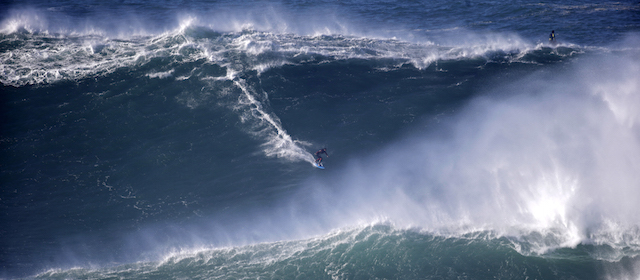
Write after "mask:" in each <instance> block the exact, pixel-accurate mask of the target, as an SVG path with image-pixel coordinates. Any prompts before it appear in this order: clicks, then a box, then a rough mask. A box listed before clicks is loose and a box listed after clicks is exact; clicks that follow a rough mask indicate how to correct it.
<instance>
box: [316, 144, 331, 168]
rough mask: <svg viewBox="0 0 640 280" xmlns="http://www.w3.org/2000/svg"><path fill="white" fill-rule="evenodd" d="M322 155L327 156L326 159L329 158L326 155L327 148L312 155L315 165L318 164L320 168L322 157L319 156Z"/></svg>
mask: <svg viewBox="0 0 640 280" xmlns="http://www.w3.org/2000/svg"><path fill="white" fill-rule="evenodd" d="M322 154H325V155H327V157H329V154H327V148H322V149H321V150H318V151H317V152H315V154H314V155H315V156H316V164H318V165H319V166H322V157H321V156H320V155H322Z"/></svg>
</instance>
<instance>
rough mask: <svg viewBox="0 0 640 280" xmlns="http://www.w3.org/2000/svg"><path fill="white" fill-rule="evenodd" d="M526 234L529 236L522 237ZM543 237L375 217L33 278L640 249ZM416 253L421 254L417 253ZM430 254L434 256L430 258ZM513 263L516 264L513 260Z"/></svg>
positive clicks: (331, 269)
mask: <svg viewBox="0 0 640 280" xmlns="http://www.w3.org/2000/svg"><path fill="white" fill-rule="evenodd" d="M525 238H528V239H527V240H525ZM544 242H547V243H549V242H551V243H553V237H552V236H549V235H546V236H545V234H544V233H532V234H531V235H530V236H528V237H520V238H512V237H505V236H501V235H497V234H495V233H494V232H491V231H473V232H468V233H465V234H457V235H443V234H438V233H432V232H427V231H422V230H420V229H411V228H410V229H399V228H396V227H395V226H393V225H391V224H389V223H386V222H379V223H373V224H363V225H360V226H355V227H349V228H342V229H339V230H333V231H331V232H329V233H326V234H323V235H318V236H314V237H310V238H305V239H297V240H286V241H270V242H260V243H255V244H247V245H239V246H217V247H216V246H194V247H191V248H185V247H174V248H168V249H167V250H166V251H164V252H161V253H157V254H156V255H155V256H148V258H147V259H146V260H142V261H138V262H135V263H127V264H118V263H113V264H110V265H106V266H99V265H98V266H93V267H72V268H68V269H61V268H57V269H49V270H46V271H43V272H41V273H39V274H37V275H36V276H35V277H36V278H48V277H70V278H83V277H87V276H91V277H95V278H104V277H121V276H129V277H131V275H138V274H140V275H154V274H155V273H160V274H161V275H164V273H165V272H166V271H171V272H172V273H174V274H175V275H179V274H180V273H185V272H186V271H189V272H190V273H196V274H199V273H204V274H206V275H208V277H216V276H220V277H229V276H230V275H233V273H238V275H244V277H246V276H247V274H250V275H254V276H255V275H262V276H265V277H269V276H273V275H272V273H274V271H277V270H281V269H283V268H285V267H289V266H298V267H299V269H298V270H294V271H296V273H304V272H311V271H313V269H312V268H311V267H312V266H313V264H316V265H318V264H320V266H322V268H323V269H322V271H324V272H325V273H328V274H331V275H340V273H341V272H347V271H343V270H342V269H345V266H346V265H349V267H355V268H356V269H366V268H365V267H361V268H358V266H359V265H364V266H367V267H370V266H368V265H367V264H359V262H367V260H372V259H378V260H379V262H380V263H385V264H387V265H391V266H393V265H400V263H397V259H395V258H394V257H393V255H394V254H402V255H403V256H404V257H407V258H409V257H410V259H405V262H403V263H402V264H407V263H411V262H419V265H420V266H423V265H429V266H434V267H437V266H440V265H447V266H448V265H451V264H440V259H441V258H443V257H444V258H445V259H446V258H448V257H451V255H452V254H453V255H454V256H456V255H462V254H464V255H467V254H468V255H470V256H475V255H476V254H474V253H480V252H476V251H474V250H482V251H483V253H486V251H492V252H495V253H498V252H499V254H489V255H494V256H495V257H496V259H495V260H479V259H474V260H473V261H487V262H488V263H494V262H497V263H501V262H502V261H503V260H504V256H505V255H509V254H515V253H517V254H521V255H524V256H535V257H542V258H547V259H551V260H553V259H566V260H579V259H580V258H582V256H583V254H584V253H587V254H589V255H590V256H592V257H593V258H594V259H596V260H600V261H605V262H618V261H620V259H621V257H620V256H619V255H622V256H626V257H635V256H637V255H639V254H640V250H638V248H635V251H633V250H631V251H627V252H626V253H621V254H620V253H618V256H614V255H615V254H616V253H612V252H609V251H610V250H608V246H606V245H604V246H594V247H583V248H574V249H570V250H568V251H567V250H565V251H562V252H547V253H543V254H536V253H533V254H532V253H530V252H528V251H527V250H528V249H527V247H529V246H534V247H535V246H538V245H540V243H544ZM413 246H419V247H420V248H421V249H422V250H426V249H428V250H429V251H430V252H431V253H430V254H426V255H425V254H424V252H423V251H421V250H417V251H416V250H411V249H412V248H411V247H413ZM469 253H470V254H469ZM413 254H417V255H413ZM389 255H391V256H389ZM418 255H420V256H419V257H418ZM429 256H438V257H435V258H431V257H429ZM460 257H461V256H460ZM462 258H464V257H462ZM464 264H466V262H462V265H464ZM513 268H515V269H517V265H516V266H515V267H513ZM307 269H309V270H307Z"/></svg>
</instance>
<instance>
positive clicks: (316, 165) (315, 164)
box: [313, 162, 324, 169]
mask: <svg viewBox="0 0 640 280" xmlns="http://www.w3.org/2000/svg"><path fill="white" fill-rule="evenodd" d="M313 166H315V167H316V168H320V169H324V166H322V165H319V164H318V163H316V162H314V163H313Z"/></svg>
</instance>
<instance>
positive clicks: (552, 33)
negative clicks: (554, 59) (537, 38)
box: [549, 30, 557, 45]
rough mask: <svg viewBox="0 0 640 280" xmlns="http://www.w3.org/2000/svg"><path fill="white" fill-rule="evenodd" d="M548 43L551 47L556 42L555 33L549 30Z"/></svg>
mask: <svg viewBox="0 0 640 280" xmlns="http://www.w3.org/2000/svg"><path fill="white" fill-rule="evenodd" d="M549 43H550V44H552V45H555V44H556V43H557V42H556V31H555V30H551V34H549Z"/></svg>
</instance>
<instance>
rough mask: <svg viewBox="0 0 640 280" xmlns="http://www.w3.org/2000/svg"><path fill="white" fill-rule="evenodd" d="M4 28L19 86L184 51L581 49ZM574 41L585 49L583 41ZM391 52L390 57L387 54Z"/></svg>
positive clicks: (489, 56) (278, 61) (217, 55)
mask: <svg viewBox="0 0 640 280" xmlns="http://www.w3.org/2000/svg"><path fill="white" fill-rule="evenodd" d="M2 36H3V37H4V39H5V40H4V43H3V44H6V51H4V52H3V53H2V54H0V62H2V69H0V82H1V83H3V84H5V85H10V86H14V87H20V86H25V85H46V84H52V83H55V82H58V81H65V80H66V81H77V80H80V79H83V78H87V77H92V76H102V75H106V74H109V73H111V72H113V71H115V70H117V69H120V68H127V67H138V66H141V65H144V64H145V63H147V62H149V61H150V60H151V59H153V58H155V57H176V58H177V57H179V58H180V59H181V61H183V62H191V61H197V60H200V59H204V60H206V61H208V62H209V63H215V64H219V65H221V66H224V67H228V68H231V69H233V71H239V72H246V71H257V72H258V74H260V73H263V72H264V71H267V70H269V69H271V68H274V67H280V66H282V65H286V64H299V63H305V62H309V61H316V62H318V60H319V61H322V60H349V59H364V60H377V61H380V63H382V65H381V66H380V68H387V67H391V69H392V68H394V67H397V66H398V65H402V64H411V65H413V66H414V67H416V68H417V69H426V68H427V67H429V66H430V65H432V64H433V63H436V62H437V61H455V60H464V59H477V58H479V59H484V60H487V61H491V60H493V59H494V58H498V59H499V60H501V61H507V62H524V63H527V60H528V59H529V58H528V57H527V55H528V54H531V53H532V52H541V51H542V52H543V54H549V55H560V56H571V55H573V53H568V54H567V53H560V52H558V51H547V50H546V49H545V46H543V45H533V44H530V43H527V42H526V41H525V40H522V39H521V38H519V37H518V36H515V35H506V36H503V35H499V36H471V35H470V36H469V37H468V38H467V39H468V40H466V41H464V42H458V43H457V44H458V45H452V46H445V45H439V44H436V43H434V42H431V41H424V42H421V43H410V42H406V41H401V40H397V39H376V38H367V37H354V36H346V35H339V34H334V35H318V36H301V35H294V34H290V33H283V34H278V33H270V32H262V31H255V30H250V29H248V30H243V31H240V32H229V33H220V32H218V31H216V30H215V29H212V28H209V27H203V26H197V25H195V24H194V23H192V22H191V21H189V20H187V21H185V22H183V25H182V26H180V27H179V28H177V29H175V30H172V31H168V32H164V33H162V34H160V35H153V36H149V35H145V36H132V37H129V38H125V39H117V38H110V37H107V36H103V35H99V34H81V35H73V34H70V35H60V34H48V33H31V32H19V31H16V32H12V33H9V34H4V35H2ZM568 48H569V49H570V50H571V51H573V52H575V51H577V52H580V47H578V46H573V45H572V46H568ZM237 52H239V54H240V56H238V53H237ZM238 57H240V58H241V60H240V61H238V60H237V58H238ZM385 60H386V61H387V62H382V61H385ZM238 63H239V64H240V65H238ZM159 72H161V71H159ZM149 77H151V76H149Z"/></svg>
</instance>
